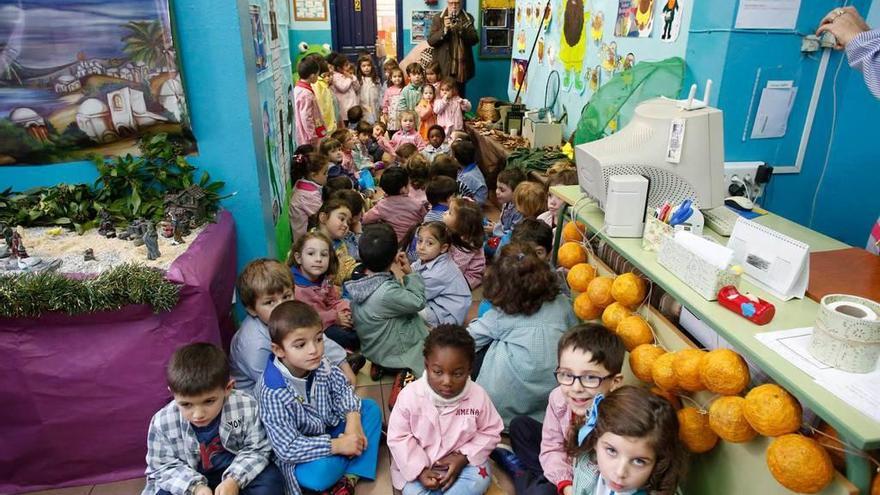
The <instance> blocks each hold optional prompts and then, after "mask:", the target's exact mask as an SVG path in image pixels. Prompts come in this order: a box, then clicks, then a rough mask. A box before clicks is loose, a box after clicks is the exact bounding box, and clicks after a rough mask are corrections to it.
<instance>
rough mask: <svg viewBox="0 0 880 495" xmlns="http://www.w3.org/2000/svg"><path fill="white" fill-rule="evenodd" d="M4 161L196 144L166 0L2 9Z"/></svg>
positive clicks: (25, 0)
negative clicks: (155, 142) (153, 139)
mask: <svg viewBox="0 0 880 495" xmlns="http://www.w3.org/2000/svg"><path fill="white" fill-rule="evenodd" d="M0 12H2V15H0V165H8V164H49V163H58V162H66V161H72V160H77V159H84V158H88V157H89V156H91V155H93V154H94V155H99V156H105V157H106V156H118V155H125V154H127V153H131V154H133V155H137V154H139V150H138V147H137V140H138V138H140V137H141V136H143V135H145V134H154V133H160V132H164V133H168V134H174V135H182V136H184V137H185V138H186V140H185V141H186V142H188V144H189V146H188V150H187V152H194V151H195V149H196V148H195V138H194V137H193V135H192V131H191V129H190V124H189V117H188V111H187V107H186V99H185V96H184V92H183V84H182V81H181V78H180V73H179V71H178V63H177V57H176V50H175V47H174V40H173V39H172V36H171V33H172V29H171V20H170V15H169V12H168V4H167V2H162V1H156V0H117V1H109V0H70V1H67V2H57V1H51V0H17V1H16V2H14V4H7V5H5V6H3V7H2V8H0Z"/></svg>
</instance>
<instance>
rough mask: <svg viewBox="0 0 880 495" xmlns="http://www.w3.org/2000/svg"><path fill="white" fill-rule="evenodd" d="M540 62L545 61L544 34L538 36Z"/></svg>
mask: <svg viewBox="0 0 880 495" xmlns="http://www.w3.org/2000/svg"><path fill="white" fill-rule="evenodd" d="M538 63H539V64H543V63H544V35H543V34H542V35H541V36H539V37H538Z"/></svg>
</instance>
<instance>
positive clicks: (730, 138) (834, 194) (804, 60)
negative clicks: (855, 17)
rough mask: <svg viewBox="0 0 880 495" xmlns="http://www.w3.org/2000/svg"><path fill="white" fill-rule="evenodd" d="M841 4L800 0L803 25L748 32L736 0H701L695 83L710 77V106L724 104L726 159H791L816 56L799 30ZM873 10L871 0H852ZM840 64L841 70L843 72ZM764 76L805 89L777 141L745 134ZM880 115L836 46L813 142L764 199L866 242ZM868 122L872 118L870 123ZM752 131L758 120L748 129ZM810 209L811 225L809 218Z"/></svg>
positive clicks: (874, 203)
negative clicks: (805, 50) (803, 44)
mask: <svg viewBox="0 0 880 495" xmlns="http://www.w3.org/2000/svg"><path fill="white" fill-rule="evenodd" d="M841 3H842V2H838V1H833V0H816V1H810V2H801V10H800V15H799V18H798V22H797V27H796V32H784V31H774V32H770V33H766V32H747V31H743V30H736V29H733V26H734V21H735V18H736V12H737V9H736V7H737V2H736V1H735V0H725V1H718V2H711V3H709V2H697V3H696V5H695V10H694V19H693V22H692V24H691V33H690V36H691V38H690V43H689V45H688V50H687V58H686V60H687V63H688V66H689V78H690V80H694V79H696V80H697V81H700V82H701V83H702V82H703V81H705V79H707V78H711V79H712V80H713V82H714V84H715V88H714V90H713V93H714V94H713V99H712V103H713V105H716V106H718V107H719V108H721V109H722V110H723V111H724V127H725V132H724V134H725V136H724V147H725V159H726V160H727V161H751V160H760V161H765V162H767V163H768V164H770V165H774V166H785V165H794V163H795V158H796V154H797V149H798V146H799V143H800V138H801V133H802V131H803V123H804V118H805V115H806V113H807V107H808V104H809V100H810V96H811V94H812V89H813V84H814V82H815V78H816V74H817V68H818V65H819V55H820V54H816V55H814V56H813V57H805V56H803V55H802V54H801V53H800V50H799V48H800V35H801V34H802V33H811V32H813V31H815V29H816V26H817V24H818V22H819V20H820V19H821V18H822V17H823V16H824V15H825V14H826V13H827V12H828V11H830V10H831V9H832V8H834V7H837V6H839V5H840V4H841ZM874 3H875V5H874V6H873V9H871V13H872V14H873V15H872V16H869V18H871V20H874V18H876V17H880V15H878V13H880V8H878V5H877V4H880V2H874ZM851 4H852V5H854V6H855V7H856V8H857V9H858V10H859V11H860V12H863V13H867V12H869V9H870V8H871V1H870V0H860V1H858V0H857V1H854V2H851ZM838 67H840V71H839V73H838V75H837V77H836V84H835V73H836V72H837V69H838ZM759 68H761V69H762V76H761V78H760V81H759V89H758V96H757V97H756V104H755V108H753V109H752V111H751V114H749V101H750V100H751V98H752V91H753V87H754V83H755V78H756V73H757V71H758V69H759ZM767 79H778V80H793V81H795V85H796V86H798V88H799V91H798V96H797V99H796V101H795V105H794V108H793V110H792V114H791V117H790V119H789V128H788V133H787V134H786V136H785V137H783V138H779V139H765V140H752V139H749V138H748V137H747V138H746V139H745V141H743V130H744V128H745V127H746V118H747V117H749V118H751V119H752V120H753V119H754V114H755V112H756V111H757V108H756V107H757V98H759V97H760V88H763V87H764V86H765V85H766V81H767ZM835 85H836V90H837V97H836V102H837V125H836V128H835V130H834V133H833V134H832V132H831V131H832V129H831V128H832V120H833V119H832V110H833V106H834V101H835V95H834V94H833V93H834V88H835ZM878 116H880V101H878V100H876V99H875V98H873V97H872V96H871V95H870V94H869V93H868V91H867V89H866V88H865V85H864V82H863V80H862V75H861V73H859V72H857V71H854V70H852V69H851V68H849V67H848V64H847V61H846V57H845V56H844V55H843V54H842V53H841V52H833V53H832V54H831V58H830V61H829V64H828V70H827V72H826V75H825V79H824V86H823V90H822V93H821V96H820V99H819V105H818V108H817V112H816V116H815V121H814V124H813V128H812V135H811V137H810V141H809V146H808V147H807V150H806V155H805V160H804V163H803V166H802V169H801V172H800V173H797V174H779V175H776V176H774V177H773V180H772V181H771V183H770V185H769V187H768V189H767V191H766V197H765V201H764V206H765V207H766V208H768V209H770V210H772V211H774V212H776V213H778V214H780V215H783V216H785V217H787V218H790V219H792V220H794V221H796V222H798V223H802V224H805V225H811V226H812V228H814V229H815V230H818V231H820V232H823V233H825V234H827V235H830V236H832V237H835V238H837V239H840V240H842V241H844V242H847V243H849V244H852V245H855V246H860V247H862V246H864V244H865V242H866V240H867V236H868V231H869V229H870V227H871V225H872V223H873V222H874V220H875V219H876V218H877V215H878V214H880V195H878V194H877V193H876V191H877V184H880V149H878V148H877V147H876V146H873V145H872V144H871V141H870V139H871V135H872V134H876V132H875V131H873V130H872V129H877V125H878V124H877V119H878ZM866 124H867V125H866ZM746 130H747V133H748V135H750V134H751V127H750V126H749V127H748V128H747V129H746ZM829 143H831V152H830V155H829V157H830V158H829V161H828V165H827V169H826V172H825V178H824V181H823V183H822V186H821V189H820V190H819V195H818V198H817V201H816V208H815V213H814V214H813V215H811V210H812V203H813V195H814V193H815V191H816V188H817V185H818V183H819V177H820V175H821V173H822V169H823V166H824V165H825V157H826V152H827V151H828V147H829ZM811 216H812V217H813V218H812V222H811Z"/></svg>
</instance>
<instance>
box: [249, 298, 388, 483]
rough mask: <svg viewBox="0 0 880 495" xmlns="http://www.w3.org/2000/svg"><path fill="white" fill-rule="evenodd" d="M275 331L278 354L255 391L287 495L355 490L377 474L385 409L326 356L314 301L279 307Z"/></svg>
mask: <svg viewBox="0 0 880 495" xmlns="http://www.w3.org/2000/svg"><path fill="white" fill-rule="evenodd" d="M269 334H270V336H271V338H272V352H273V353H274V355H273V356H271V357H270V358H269V359H268V361H267V363H266V370H265V372H264V373H263V376H262V377H261V378H260V381H259V383H257V388H256V390H257V391H258V392H257V398H258V400H259V402H260V417H261V418H262V420H263V424H264V425H265V426H266V432H267V433H268V436H269V440H270V442H271V443H272V449H273V450H274V451H275V462H276V464H278V467H279V468H281V472H282V474H283V475H284V480H285V482H286V485H287V493H288V495H300V494H301V493H302V491H301V488H300V487H302V488H305V489H308V490H312V491H317V492H324V491H325V490H328V489H329V493H330V494H332V495H354V484H355V483H356V482H357V480H358V479H360V478H367V479H370V480H373V479H375V478H376V462H377V460H378V456H379V436H380V434H381V427H382V414H381V412H380V410H379V407H378V406H377V405H376V403H375V402H373V401H371V400H369V399H364V400H361V399H359V398H358V397H357V396H356V395H355V394H354V390H353V389H352V388H351V385H350V384H349V383H348V381H346V379H345V376H344V375H343V374H342V371H340V370H339V368H337V367H335V366H332V365H330V363H329V362H328V361H327V360H326V359H325V358H324V326H323V324H322V322H321V317H320V315H318V312H317V311H315V310H314V308H312V307H311V306H309V305H307V304H305V303H303V302H301V301H287V302H283V303H281V304H279V305H278V307H276V308H275V309H274V310H273V311H272V316H271V317H270V319H269Z"/></svg>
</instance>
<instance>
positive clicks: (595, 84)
mask: <svg viewBox="0 0 880 495" xmlns="http://www.w3.org/2000/svg"><path fill="white" fill-rule="evenodd" d="M589 72H590V91H592V92H594V93H595V92H596V90H598V89H599V86H600V85H601V84H602V67H600V66H598V65H597V66H596V67H593V68H592V69H589Z"/></svg>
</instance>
